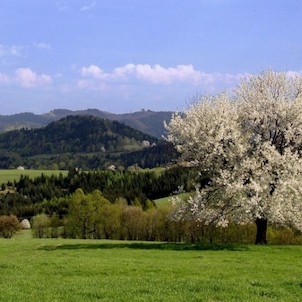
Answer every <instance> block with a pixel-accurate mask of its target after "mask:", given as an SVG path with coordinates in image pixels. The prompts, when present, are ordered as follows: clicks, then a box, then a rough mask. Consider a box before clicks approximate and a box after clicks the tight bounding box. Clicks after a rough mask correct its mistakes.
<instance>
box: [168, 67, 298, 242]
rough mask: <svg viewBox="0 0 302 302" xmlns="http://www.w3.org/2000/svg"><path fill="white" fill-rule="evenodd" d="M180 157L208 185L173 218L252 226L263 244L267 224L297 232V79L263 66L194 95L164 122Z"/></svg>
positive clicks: (198, 190)
mask: <svg viewBox="0 0 302 302" xmlns="http://www.w3.org/2000/svg"><path fill="white" fill-rule="evenodd" d="M166 127H167V130H168V133H169V134H168V140H169V141H171V142H172V143H174V144H175V145H176V146H177V148H178V150H179V151H180V152H181V153H182V159H183V160H186V161H190V162H192V163H194V164H195V165H197V166H198V167H199V168H200V170H201V172H207V173H208V175H209V176H210V182H209V183H208V185H207V186H206V187H205V188H202V189H200V188H197V192H196V195H195V196H194V197H192V198H190V199H189V200H188V201H186V202H181V201H178V207H177V210H176V211H175V213H174V218H175V219H186V218H188V219H195V220H198V221H201V222H203V223H205V224H213V223H215V224H217V225H220V226H227V225H228V223H229V222H230V221H233V222H236V223H247V222H251V221H254V222H255V223H256V225H257V235H256V243H260V244H265V243H267V242H266V229H267V223H268V221H269V222H270V223H272V224H276V225H282V226H291V227H294V228H296V229H298V230H300V231H302V188H301V186H300V183H301V181H302V174H301V173H302V159H301V152H300V149H301V145H302V77H300V76H295V77H288V76H287V75H286V74H285V73H277V72H273V71H266V72H264V73H262V74H260V75H256V76H251V77H249V78H247V79H245V80H243V81H242V82H241V84H240V85H239V86H238V87H237V89H235V91H234V96H233V97H232V98H231V97H229V96H228V95H227V94H219V95H217V96H214V97H208V96H205V97H202V98H201V99H200V100H199V101H197V102H196V103H194V104H192V105H191V106H190V108H189V109H188V110H187V111H185V112H184V113H183V114H177V113H176V114H175V115H174V116H173V118H172V120H171V122H170V123H169V124H168V125H166Z"/></svg>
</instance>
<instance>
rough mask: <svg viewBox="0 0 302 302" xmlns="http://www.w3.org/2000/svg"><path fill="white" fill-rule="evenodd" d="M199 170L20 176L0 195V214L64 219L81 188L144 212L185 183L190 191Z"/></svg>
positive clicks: (181, 169) (185, 187)
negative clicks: (123, 200)
mask: <svg viewBox="0 0 302 302" xmlns="http://www.w3.org/2000/svg"><path fill="white" fill-rule="evenodd" d="M196 177H197V171H194V170H192V169H189V168H183V167H174V168H170V169H166V170H165V171H164V172H163V173H161V174H160V175H157V174H155V172H130V171H109V170H105V171H104V170H100V171H90V172H83V171H80V170H78V169H70V171H69V173H68V175H67V176H66V177H64V176H63V175H62V174H59V175H58V176H56V175H52V176H45V175H43V174H42V175H41V176H39V177H36V178H33V179H31V178H30V177H28V176H21V178H20V180H19V181H17V182H15V184H14V185H12V184H10V185H11V186H9V184H7V185H6V186H7V187H9V188H10V190H11V191H13V193H7V194H0V215H1V214H2V215H8V214H10V213H13V214H15V215H17V216H18V217H24V218H28V217H31V216H34V215H36V214H39V213H42V212H43V213H45V214H49V215H52V214H53V213H56V214H58V215H59V216H60V217H62V216H65V215H66V214H67V211H68V199H66V198H65V197H68V196H69V195H70V194H72V193H73V192H75V191H76V190H77V189H78V188H81V189H82V190H83V192H84V193H91V192H93V191H94V190H99V191H101V192H102V194H103V196H104V197H105V198H106V199H108V200H109V201H110V202H111V203H114V202H115V201H116V200H117V199H119V198H120V197H122V198H124V199H125V200H126V201H127V204H129V205H134V204H136V203H137V200H139V203H140V206H141V207H142V208H143V209H148V208H149V207H150V202H151V201H150V200H153V199H157V198H160V197H165V196H167V195H170V194H172V193H173V192H174V191H176V190H178V188H179V187H180V186H182V185H183V184H184V190H187V191H191V190H192V189H193V188H194V186H193V184H194V182H195V181H198V179H197V180H196Z"/></svg>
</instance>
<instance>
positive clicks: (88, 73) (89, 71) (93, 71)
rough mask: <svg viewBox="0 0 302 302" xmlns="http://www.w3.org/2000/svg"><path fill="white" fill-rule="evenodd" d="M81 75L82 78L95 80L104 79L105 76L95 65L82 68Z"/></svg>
mask: <svg viewBox="0 0 302 302" xmlns="http://www.w3.org/2000/svg"><path fill="white" fill-rule="evenodd" d="M81 75H82V76H83V77H92V78H95V79H101V78H104V77H106V74H104V72H103V70H102V69H101V68H100V67H98V66H96V65H90V66H89V67H82V69H81Z"/></svg>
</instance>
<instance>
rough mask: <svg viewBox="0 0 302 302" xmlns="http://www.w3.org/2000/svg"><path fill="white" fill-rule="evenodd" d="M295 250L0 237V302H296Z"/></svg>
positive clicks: (300, 274) (298, 272)
mask: <svg viewBox="0 0 302 302" xmlns="http://www.w3.org/2000/svg"><path fill="white" fill-rule="evenodd" d="M301 253H302V247H301V246H217V245H210V246H204V245H191V244H172V243H169V244H168V243H145V242H127V241H122V242H118V241H103V240H99V241H97V240H69V239H68V240H66V239H32V238H30V233H28V232H25V233H24V232H23V234H22V235H18V236H15V237H13V238H12V239H7V240H5V239H0V272H1V277H0V301H5V302H8V301H14V302H16V301H31V302H34V301H39V302H40V301H212V302H214V301H245V302H246V301H289V302H290V301H293V302H297V301H302V258H301Z"/></svg>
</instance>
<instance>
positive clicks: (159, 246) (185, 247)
mask: <svg viewBox="0 0 302 302" xmlns="http://www.w3.org/2000/svg"><path fill="white" fill-rule="evenodd" d="M126 248H127V249H136V250H168V251H207V250H209V251H223V250H226V251H246V250H248V246H246V245H239V244H205V243H159V242H122V243H118V242H112V243H107V242H103V243H81V244H59V245H43V246H40V247H39V248H38V249H39V250H45V251H54V250H79V249H89V250H91V249H126Z"/></svg>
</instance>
